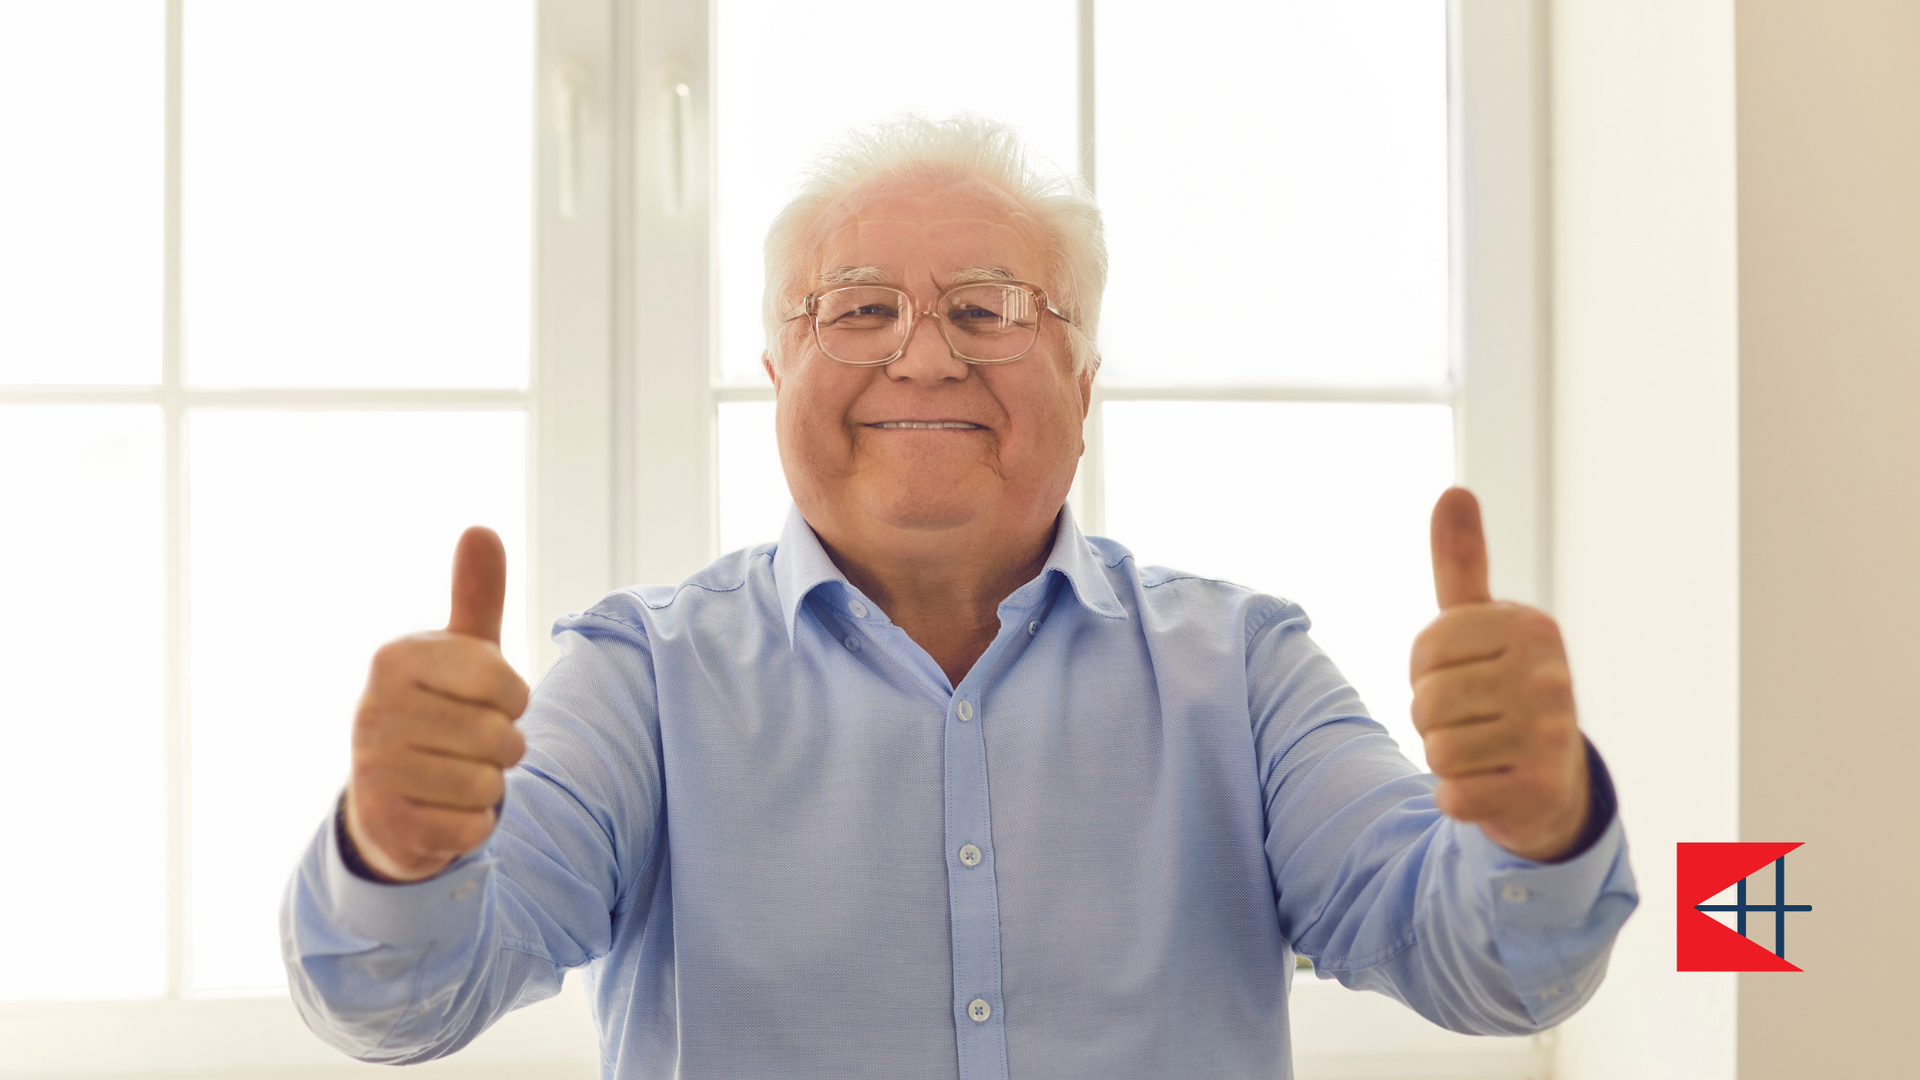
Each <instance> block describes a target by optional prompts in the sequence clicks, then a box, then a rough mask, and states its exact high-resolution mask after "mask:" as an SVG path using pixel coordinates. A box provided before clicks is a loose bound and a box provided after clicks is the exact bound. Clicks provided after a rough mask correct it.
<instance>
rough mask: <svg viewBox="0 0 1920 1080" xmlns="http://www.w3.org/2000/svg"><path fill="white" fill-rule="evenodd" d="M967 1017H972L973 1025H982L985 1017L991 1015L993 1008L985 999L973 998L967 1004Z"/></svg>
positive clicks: (985, 1019) (985, 1020)
mask: <svg viewBox="0 0 1920 1080" xmlns="http://www.w3.org/2000/svg"><path fill="white" fill-rule="evenodd" d="M967 1015H968V1016H971V1017H973V1022H974V1023H976V1024H984V1023H986V1022H987V1017H989V1016H992V1015H993V1006H991V1005H989V1004H987V1002H986V999H985V998H974V999H973V1000H972V1001H969V1002H967Z"/></svg>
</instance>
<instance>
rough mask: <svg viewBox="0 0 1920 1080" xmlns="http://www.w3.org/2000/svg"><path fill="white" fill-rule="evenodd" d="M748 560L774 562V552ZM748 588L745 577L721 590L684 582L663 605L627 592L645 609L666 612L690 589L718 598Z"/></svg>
mask: <svg viewBox="0 0 1920 1080" xmlns="http://www.w3.org/2000/svg"><path fill="white" fill-rule="evenodd" d="M747 558H748V559H749V560H751V559H766V560H767V561H768V562H772V561H773V552H772V551H756V552H754V553H753V554H751V555H749V556H747ZM746 587H747V579H746V578H745V577H744V576H743V577H741V579H740V580H739V581H737V582H735V583H734V584H732V585H728V586H726V587H725V588H720V587H718V586H714V585H706V584H702V583H701V582H698V581H683V582H681V583H680V584H678V585H675V586H674V587H673V595H672V596H669V597H667V598H666V600H664V601H662V602H661V603H658V604H656V603H654V602H653V601H651V600H648V599H647V598H646V597H644V596H642V595H640V593H639V592H638V590H635V589H628V590H626V591H628V592H631V593H633V596H634V598H635V599H637V600H639V601H640V603H641V604H642V605H643V606H644V607H646V608H647V610H649V611H662V610H664V609H666V608H669V607H672V606H673V602H674V601H675V600H678V599H680V594H681V593H683V592H686V591H687V590H688V589H699V590H700V591H701V592H707V593H713V594H714V595H716V596H717V595H720V594H722V593H730V592H739V591H740V590H741V589H744V588H746Z"/></svg>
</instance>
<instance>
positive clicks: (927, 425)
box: [873, 420, 980, 430]
mask: <svg viewBox="0 0 1920 1080" xmlns="http://www.w3.org/2000/svg"><path fill="white" fill-rule="evenodd" d="M873 426H874V427H877V428H882V429H885V428H914V429H916V430H919V429H924V430H938V429H941V428H959V429H962V430H970V429H977V428H979V426H980V425H979V424H969V423H967V422H966V421H965V420H888V421H886V422H885V423H881V424H875V425H873Z"/></svg>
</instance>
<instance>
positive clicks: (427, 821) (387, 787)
mask: <svg viewBox="0 0 1920 1080" xmlns="http://www.w3.org/2000/svg"><path fill="white" fill-rule="evenodd" d="M506 595H507V552H506V548H505V547H504V546H502V545H501V543H500V538H499V537H498V536H496V535H495V534H494V532H493V530H491V529H485V528H481V527H479V526H475V527H474V528H471V529H468V530H467V531H466V532H465V533H463V534H461V536H460V543H459V546H458V547H456V548H455V549H454V555H453V613H452V617H451V618H449V619H448V620H447V628H446V629H445V630H434V631H429V632H427V633H423V634H413V635H410V636H408V637H403V638H400V639H398V640H396V641H390V642H388V643H386V644H385V645H382V646H381V647H380V649H379V651H378V652H376V653H374V654H373V668H372V670H371V671H370V672H368V674H367V689H366V692H365V693H364V694H362V695H361V697H360V709H359V712H358V713H357V714H356V715H355V716H354V721H353V778H352V780H351V781H349V783H348V785H347V801H346V823H347V834H348V835H349V836H350V837H351V838H352V840H353V844H354V846H355V847H356V848H358V849H359V852H360V857H361V859H362V861H364V862H365V863H366V864H367V866H369V867H370V868H372V869H373V871H374V872H375V873H378V874H379V875H381V876H382V877H385V878H388V879H390V880H392V881H419V880H421V879H422V878H427V877H432V876H433V875H434V874H436V873H439V872H440V870H441V869H443V868H444V867H445V866H446V865H447V864H448V863H450V862H452V861H453V860H455V859H457V858H459V857H460V856H462V855H464V854H466V853H467V852H469V851H472V850H473V849H474V848H476V847H479V846H480V845H481V844H482V843H484V842H485V841H486V839H487V836H488V835H489V834H490V833H492V832H493V826H494V807H495V805H496V804H498V803H499V801H500V796H501V795H502V794H503V793H504V792H505V790H506V781H505V778H504V777H503V776H502V775H501V774H502V771H503V770H505V769H507V768H509V767H510V766H512V765H513V764H514V763H515V762H517V761H519V760H520V755H521V753H523V752H524V751H525V750H526V745H527V744H526V741H525V740H524V739H522V738H521V737H520V730H519V729H518V728H516V727H514V724H513V722H514V721H515V720H517V719H519V717H520V714H521V713H522V712H523V711H525V709H526V707H527V684H526V682H524V681H523V680H522V679H521V678H520V676H519V674H517V673H516V672H515V671H514V670H513V668H512V666H510V665H509V664H508V663H507V661H506V659H505V658H504V657H502V656H501V655H500V611H501V607H502V606H503V605H504V603H505V601H506Z"/></svg>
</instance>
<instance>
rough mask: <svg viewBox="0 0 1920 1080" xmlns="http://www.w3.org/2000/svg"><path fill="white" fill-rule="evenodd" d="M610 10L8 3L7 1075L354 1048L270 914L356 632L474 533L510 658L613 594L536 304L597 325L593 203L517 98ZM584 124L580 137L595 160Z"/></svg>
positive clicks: (592, 369) (602, 418)
mask: <svg viewBox="0 0 1920 1080" xmlns="http://www.w3.org/2000/svg"><path fill="white" fill-rule="evenodd" d="M592 7H593V6H592V5H588V4H581V3H565V2H558V0H547V2H544V3H536V2H535V0H495V2H490V3H487V4H482V5H471V4H466V3H460V2H456V0H408V2H406V3H387V2H376V0H347V2H338V3H328V4H324V5H322V4H295V3H289V4H270V5H261V4H254V3H250V2H246V0H175V2H172V3H167V2H164V0H122V2H119V3H115V4H111V5H105V6H104V8H102V6H99V5H86V6H75V5H65V4H8V5H5V6H0V132H4V133H5V137H6V139H7V142H8V144H9V145H10V146H12V147H14V148H15V149H16V151H17V154H16V155H14V156H10V158H9V167H8V168H7V169H5V170H0V233H4V234H5V235H6V236H7V237H8V238H9V239H8V242H7V243H6V244H4V245H0V500H4V505H5V506H6V507H7V510H8V520H9V522H10V523H15V524H16V527H13V528H9V529H7V530H5V536H4V537H0V566H4V568H5V570H4V572H3V573H0V664H3V665H4V671H5V679H6V681H7V682H8V683H9V684H10V685H12V686H15V687H20V688H23V689H22V691H21V696H20V697H19V698H17V699H16V700H15V702H14V705H13V707H10V708H9V710H8V722H7V725H6V726H7V732H8V736H9V742H10V743H11V744H12V745H14V746H15V747H16V748H17V752H18V753H20V754H21V755H22V756H21V758H20V759H19V760H22V761H26V762H31V763H32V764H31V766H30V767H26V768H22V769H19V770H17V771H16V774H15V776H14V779H13V780H12V781H11V782H10V783H9V784H7V785H6V786H5V789H4V792H3V793H0V812H4V813H5V814H6V815H7V816H8V818H9V820H11V821H13V822H15V823H16V824H17V825H22V826H26V823H33V824H32V825H31V826H27V827H21V828H18V829H17V830H16V835H17V837H18V840H17V841H16V850H15V854H14V856H13V857H12V859H10V862H11V864H12V865H13V866H14V867H15V868H16V870H18V869H20V868H31V869H30V870H28V871H27V872H28V874H29V875H30V879H31V880H32V881H33V882H34V883H35V885H36V887H34V888H24V887H9V888H7V889H4V890H0V918H4V919H5V920H6V921H7V923H8V925H11V926H14V927H16V928H17V929H21V930H22V931H23V932H21V933H19V934H17V935H16V937H17V938H18V940H19V947H18V948H16V949H14V950H12V952H11V955H10V957H9V960H8V962H7V963H6V964H5V965H0V1002H5V1003H8V1004H0V1045H5V1046H7V1048H8V1050H7V1053H6V1055H4V1056H5V1057H6V1058H7V1060H6V1062H5V1064H4V1065H0V1073H7V1072H8V1071H9V1070H11V1069H13V1068H16V1067H24V1068H28V1069H36V1068H43V1069H61V1070H71V1069H75V1068H87V1069H95V1070H98V1069H109V1070H129V1069H173V1070H178V1069H186V1068H196V1067H207V1066H213V1065H216V1064H217V1065H228V1066H247V1065H254V1066H268V1065H289V1064H297V1063H301V1062H307V1061H312V1062H326V1061H328V1060H335V1061H337V1060H340V1059H339V1058H338V1055H337V1054H334V1053H333V1052H332V1051H331V1050H329V1049H328V1048H326V1047H325V1046H323V1045H321V1044H320V1043H318V1042H317V1041H316V1040H314V1039H313V1037H312V1036H311V1035H310V1034H308V1033H306V1032H305V1031H304V1029H303V1027H302V1025H300V1023H299V1021H298V1019H297V1018H296V1017H295V1016H294V1015H293V1011H292V1006H291V1002H290V1001H288V1000H287V999H286V991H285V974H284V971H283V969H282V967H281V962H280V956H279V931H278V925H277V919H276V912H277V906H278V900H279V897H280V894H281V891H282V889H283V888H284V886H285V882H286V878H287V874H288V872H289V871H290V869H291V867H292V865H293V863H294V861H295V859H296V858H297V856H298V854H299V852H300V851H301V849H302V848H303V847H304V845H305V843H306V841H307V840H308V839H309V838H310V837H311V836H312V833H313V830H314V829H315V827H316V826H317V825H318V824H319V823H320V822H321V821H322V820H324V818H325V816H326V814H327V812H328V811H329V809H330V807H331V804H332V801H333V799H334V798H335V796H336V795H337V794H338V792H339V789H340V785H341V783H342V780H343V778H344V776H345V774H346V769H347V754H348V740H347V734H348V729H349V726H350V724H351V719H352V714H353V704H354V701H355V700H356V698H357V697H358V694H359V690H360V684H361V682H362V681H363V679H364V672H365V668H366V663H367V657H368V656H369V655H370V650H371V649H372V648H374V647H375V646H376V645H378V643H379V642H380V641H382V640H384V639H387V638H390V637H393V636H396V635H398V634H401V633H405V632H408V631H410V630H413V629H419V628H422V627H430V626H434V625H438V624H439V622H440V621H441V620H443V619H444V615H443V614H441V613H442V612H443V611H444V609H445V606H446V602H447V600H446V594H447V582H446V580H445V579H446V573H445V571H444V570H443V569H441V568H444V567H446V566H447V565H448V559H449V556H450V553H451V550H452V542H453V540H454V538H455V537H457V536H458V534H459V531H460V529H461V528H463V527H464V526H466V525H468V524H471V523H475V522H482V523H486V524H490V525H492V526H494V527H495V528H496V529H498V530H499V531H500V533H501V534H502V536H503V538H504V539H505V540H506V543H507V548H508V552H509V561H510V564H511V566H512V573H513V574H514V576H515V577H516V578H517V581H516V582H515V583H514V584H515V586H516V587H515V588H513V589H512V590H511V592H510V599H509V605H508V611H507V621H506V625H507V626H508V627H510V628H515V629H517V630H518V631H519V632H510V633H509V634H508V635H507V636H506V639H505V641H504V642H503V648H504V650H505V652H506V654H507V656H508V658H509V659H510V660H513V661H514V662H515V663H516V664H518V665H519V666H520V667H521V668H522V669H523V670H524V669H527V668H529V667H532V666H534V665H536V664H538V663H539V662H540V659H541V656H542V653H543V651H544V647H543V645H542V644H540V642H541V641H543V639H544V637H545V634H544V626H543V624H545V623H549V622H550V621H551V619H552V618H553V616H554V615H555V614H558V613H559V612H560V611H563V610H565V609H566V608H567V607H568V606H577V605H578V603H579V600H578V597H579V594H581V593H582V592H583V591H584V592H587V593H592V592H594V591H596V590H602V589H604V588H606V587H607V585H608V584H609V583H610V579H609V577H608V573H607V570H608V565H609V562H610V560H609V555H608V553H609V544H610V535H609V531H608V529H607V527H606V525H605V522H606V517H607V499H606V496H605V483H606V480H605V478H606V476H607V475H608V464H607V459H608V455H609V453H610V451H609V449H608V445H607V440H606V414H607V410H606V407H605V387H606V381H607V375H606V372H607V369H608V357H607V355H606V353H605V351H604V347H605V346H604V341H602V342H600V343H599V344H600V351H599V352H598V354H597V355H596V352H595V349H594V343H593V342H592V341H591V340H588V341H584V342H583V341H581V340H579V339H578V336H577V335H576V336H575V338H574V339H572V340H569V339H567V338H566V337H564V336H562V335H560V334H556V333H554V332H553V331H552V330H551V329H550V328H551V327H554V326H566V325H568V324H570V323H585V324H589V325H591V324H592V323H594V322H596V321H597V322H598V323H600V324H602V325H604V323H605V322H606V321H607V319H606V300H605V297H606V295H607V289H608V285H607V282H606V280H605V278H606V276H607V267H606V265H605V262H604V259H602V260H599V261H597V262H596V260H595V259H594V258H593V252H594V250H595V248H594V247H593V245H592V244H587V245H584V246H583V245H582V244H581V243H580V242H579V240H578V239H577V235H578V234H580V233H587V234H590V235H591V236H592V237H593V238H594V241H595V242H597V244H598V250H599V251H602V252H604V251H605V249H606V247H607V244H608V241H607V235H608V233H609V231H610V230H609V226H608V220H609V217H610V215H609V199H610V193H609V191H608V190H607V189H606V186H605V185H604V184H602V185H601V186H600V188H599V189H598V190H593V189H592V188H591V185H589V184H586V183H580V184H579V185H578V187H579V190H578V191H577V192H575V193H573V194H574V195H575V196H577V197H575V198H573V200H572V201H573V205H572V206H571V207H569V208H568V210H569V212H568V213H567V214H562V213H561V212H560V209H559V206H558V195H559V191H558V190H557V184H556V181H557V179H558V173H559V172H560V171H562V170H561V169H560V165H559V162H558V161H557V160H555V156H554V154H553V153H552V149H553V148H552V147H551V146H548V147H544V149H547V150H548V152H547V153H544V154H542V153H539V151H540V150H542V149H543V147H542V146H541V145H540V144H539V143H538V142H537V141H536V124H535V115H536V108H537V106H538V105H539V104H540V100H539V99H540V98H541V97H543V96H552V94H553V93H554V90H555V88H556V84H554V83H552V82H551V81H549V83H548V85H547V86H545V87H542V86H541V85H540V84H541V80H540V79H539V78H538V77H537V75H536V71H537V70H538V69H542V68H544V69H546V70H550V71H551V70H555V69H557V68H558V67H559V65H557V64H555V63H553V62H551V61H548V60H546V58H545V57H543V56H542V52H543V49H551V48H552V47H553V46H554V45H555V44H556V39H558V38H560V37H561V36H562V35H564V34H565V33H568V32H572V33H576V34H582V35H583V36H587V37H589V39H591V38H592V37H593V36H594V35H598V36H599V37H600V38H601V39H602V40H604V38H605V36H606V33H607V27H606V26H605V25H604V17H603V18H602V19H601V21H600V23H599V24H598V25H595V24H594V22H593V19H592V14H591V13H592ZM603 47H604V46H603ZM603 71H604V69H603ZM343 73H346V77H343ZM597 119H598V120H599V122H600V124H601V128H600V130H601V136H600V143H599V145H598V146H596V145H595V144H594V142H593V140H592V139H590V138H582V139H580V140H578V144H577V145H575V146H573V147H572V148H571V149H572V151H573V153H574V154H575V155H577V156H578V158H579V159H580V160H576V161H574V162H572V163H570V164H572V165H574V166H578V165H580V164H582V162H583V161H584V162H586V163H587V164H591V161H590V160H589V156H590V155H593V154H597V155H598V157H599V160H600V162H601V164H602V172H604V171H605V170H604V162H605V159H606V157H607V152H606V147H605V145H604V144H605V137H604V131H605V117H604V116H602V117H599V118H597ZM542 134H544V135H545V137H546V138H547V140H548V141H549V142H552V141H553V140H555V139H556V138H557V137H558V135H559V133H558V132H556V131H552V130H548V131H545V132H543V133H542ZM82 136H84V137H82ZM576 171H580V172H582V173H583V174H584V170H576ZM596 290H597V294H598V298H597V301H596V298H595V291H596ZM595 380H597V382H598V385H597V387H596V386H594V385H593V384H594V381H595ZM583 384H584V386H583ZM563 420H564V421H565V422H564V423H562V422H560V421H563ZM556 475H559V476H565V477H567V478H568V481H569V482H573V483H578V482H579V478H581V477H582V476H584V477H585V478H586V479H587V481H588V486H591V483H592V480H591V478H592V477H593V476H595V475H597V476H599V477H600V482H599V483H600V488H599V490H598V491H596V492H594V495H593V497H592V499H591V500H587V501H586V503H587V504H586V505H585V506H582V501H583V500H581V499H580V498H579V496H578V494H577V492H576V491H569V490H568V489H567V488H566V486H565V483H559V484H556V483H551V482H546V478H550V477H553V476H556ZM530 511H531V512H530ZM583 520H584V521H585V522H586V523H587V524H586V526H585V527H584V528H583V527H582V526H581V523H582V521H583ZM596 521H597V522H598V524H597V526H596V525H594V524H593V523H594V522H596ZM20 525H24V527H18V526H20ZM530 559H543V560H545V561H544V562H530ZM426 567H431V568H434V569H433V571H430V572H424V573H423V572H422V568H426ZM583 578H584V579H587V580H585V581H582V579H583ZM583 585H584V586H585V588H584V589H583V587H582V586H583ZM561 592H571V593H574V594H575V597H574V598H573V599H572V600H571V601H570V602H569V603H563V604H556V603H552V602H550V600H549V597H552V596H556V595H558V594H559V593H561ZM530 616H531V617H530ZM10 884H11V883H10ZM89 1001H91V1002H97V1003H98V1004H94V1005H84V1004H79V1003H81V1002H89ZM573 1011H575V1012H577V1011H578V1010H577V1009H575V1010H573ZM571 1019H572V1018H571V1015H569V1017H567V1018H563V1019H561V1020H558V1021H540V1020H538V1019H536V1021H535V1026H536V1027H537V1026H540V1025H541V1024H542V1023H544V1024H545V1026H547V1027H552V1028H555V1030H569V1031H570V1034H572V1035H573V1036H575V1037H576V1040H577V1041H580V1040H578V1037H579V1036H581V1035H585V1034H586V1033H584V1032H580V1031H571V1029H570V1028H569V1024H570V1022H571ZM520 1026H521V1027H522V1028H525V1027H526V1025H525V1024H522V1025H520ZM579 1026H580V1025H579V1024H577V1023H572V1024H571V1028H578V1027H579ZM102 1030H105V1031H111V1032H116V1033H124V1034H125V1035H126V1037H124V1038H106V1039H102V1038H100V1037H99V1036H98V1035H97V1034H90V1033H97V1032H99V1031H102ZM142 1031H144V1032H145V1033H146V1034H145V1036H144V1037H143V1036H140V1035H137V1034H134V1033H138V1032H142ZM241 1032H245V1033H246V1036H247V1037H246V1038H238V1037H237V1036H238V1035H239V1034H240V1033H241ZM494 1041H495V1042H499V1041H500V1040H498V1039H495V1040H494ZM507 1041H509V1042H510V1041H511V1038H510V1037H509V1039H508V1040H507ZM580 1047H581V1049H580V1052H579V1053H578V1054H577V1055H575V1056H577V1057H580V1058H582V1059H583V1060H587V1061H590V1060H591V1054H592V1042H591V1036H590V1035H586V1038H585V1039H584V1040H583V1041H580ZM490 1053H492V1054H493V1056H494V1057H495V1058H496V1060H497V1059H498V1056H499V1054H498V1052H496V1051H489V1050H488V1049H485V1048H483V1049H481V1050H480V1053H479V1055H478V1057H479V1058H481V1059H485V1058H486V1057H487V1056H489V1054H490ZM517 1053H519V1054H520V1056H522V1057H526V1056H527V1050H526V1048H525V1047H522V1048H520V1050H519V1051H517ZM512 1054H513V1051H509V1052H508V1056H509V1057H511V1056H512ZM23 1056H24V1060H23ZM41 1056H44V1060H41V1059H40V1057H41ZM556 1056H557V1057H565V1056H566V1054H565V1053H564V1052H556V1051H555V1050H553V1049H552V1048H548V1049H547V1050H545V1051H544V1052H541V1053H539V1054H537V1055H536V1056H535V1058H534V1059H535V1060H543V1059H552V1058H554V1057H556Z"/></svg>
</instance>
